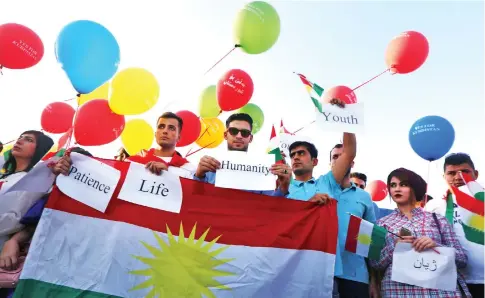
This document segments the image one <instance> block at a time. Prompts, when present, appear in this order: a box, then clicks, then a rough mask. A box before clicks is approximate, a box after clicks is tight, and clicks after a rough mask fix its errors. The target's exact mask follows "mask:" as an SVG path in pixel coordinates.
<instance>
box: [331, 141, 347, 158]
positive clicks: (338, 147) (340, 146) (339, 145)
mask: <svg viewBox="0 0 485 298" xmlns="http://www.w3.org/2000/svg"><path fill="white" fill-rule="evenodd" d="M343 147H344V145H343V144H336V145H335V146H333V148H332V149H331V150H330V161H332V151H333V149H335V148H337V149H340V148H343Z"/></svg>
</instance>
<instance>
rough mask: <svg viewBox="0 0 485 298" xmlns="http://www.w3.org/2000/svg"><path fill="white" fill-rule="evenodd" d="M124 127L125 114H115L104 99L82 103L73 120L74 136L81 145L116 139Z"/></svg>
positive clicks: (98, 143) (92, 144)
mask: <svg viewBox="0 0 485 298" xmlns="http://www.w3.org/2000/svg"><path fill="white" fill-rule="evenodd" d="M124 128H125V116H123V115H118V114H115V113H114V112H113V111H111V109H110V108H109V104H108V101H107V100H105V99H93V100H90V101H88V102H86V103H84V104H83V105H82V106H81V107H80V108H79V110H78V112H77V115H76V120H74V138H75V139H76V142H77V143H78V144H79V145H81V146H99V145H104V144H108V143H111V142H113V141H114V140H116V139H117V138H118V137H119V136H120V135H121V133H122V132H123V129H124Z"/></svg>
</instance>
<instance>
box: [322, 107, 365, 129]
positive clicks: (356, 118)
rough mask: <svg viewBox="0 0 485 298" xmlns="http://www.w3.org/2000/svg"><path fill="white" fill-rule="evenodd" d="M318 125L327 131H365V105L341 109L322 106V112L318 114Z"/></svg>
mask: <svg viewBox="0 0 485 298" xmlns="http://www.w3.org/2000/svg"><path fill="white" fill-rule="evenodd" d="M316 114H317V115H316V122H317V125H318V126H319V127H320V128H321V129H323V130H325V131H334V132H348V133H359V132H363V131H364V104H363V103H353V104H348V105H345V108H340V107H338V106H335V105H332V104H322V112H321V113H320V112H318V111H317V112H316Z"/></svg>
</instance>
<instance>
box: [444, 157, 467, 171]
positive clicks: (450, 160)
mask: <svg viewBox="0 0 485 298" xmlns="http://www.w3.org/2000/svg"><path fill="white" fill-rule="evenodd" d="M464 163H466V164H468V165H469V166H470V167H471V168H472V169H473V170H474V171H475V164H474V163H473V161H472V158H471V157H470V155H468V154H466V153H462V152H460V153H451V154H449V155H448V156H446V158H445V163H444V164H443V171H446V167H447V166H458V165H461V164H464Z"/></svg>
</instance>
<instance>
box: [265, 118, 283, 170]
mask: <svg viewBox="0 0 485 298" xmlns="http://www.w3.org/2000/svg"><path fill="white" fill-rule="evenodd" d="M266 151H267V152H268V154H274V156H275V162H279V161H282V160H283V155H282V154H281V149H280V141H279V140H278V137H277V136H276V129H275V128H274V124H273V128H272V129H271V136H270V138H269V145H268V150H266Z"/></svg>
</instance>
